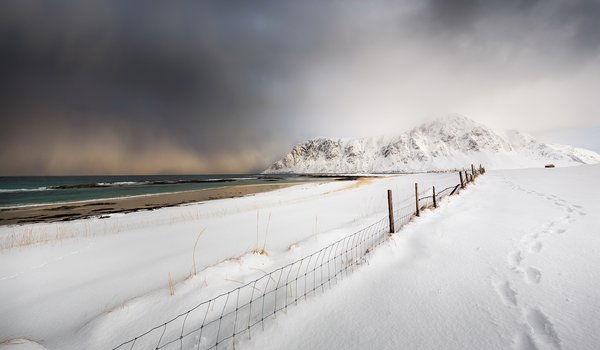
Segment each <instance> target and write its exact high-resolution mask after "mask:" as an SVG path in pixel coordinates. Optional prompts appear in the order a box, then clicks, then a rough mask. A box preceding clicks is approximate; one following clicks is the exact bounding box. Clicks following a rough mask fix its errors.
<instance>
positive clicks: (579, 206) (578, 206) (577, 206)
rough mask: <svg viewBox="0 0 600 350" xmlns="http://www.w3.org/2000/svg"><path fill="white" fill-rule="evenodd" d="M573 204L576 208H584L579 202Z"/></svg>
mask: <svg viewBox="0 0 600 350" xmlns="http://www.w3.org/2000/svg"><path fill="white" fill-rule="evenodd" d="M573 206H574V207H575V208H577V209H581V208H583V207H582V206H581V205H577V204H573Z"/></svg>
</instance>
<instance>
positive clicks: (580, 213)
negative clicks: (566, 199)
mask: <svg viewBox="0 0 600 350" xmlns="http://www.w3.org/2000/svg"><path fill="white" fill-rule="evenodd" d="M586 215H587V214H586V213H584V212H582V211H580V212H579V216H586Z"/></svg>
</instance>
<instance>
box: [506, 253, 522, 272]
mask: <svg viewBox="0 0 600 350" xmlns="http://www.w3.org/2000/svg"><path fill="white" fill-rule="evenodd" d="M522 260H523V257H522V256H521V252H520V251H515V252H512V253H510V254H508V264H509V265H510V266H511V267H512V268H516V267H518V266H519V265H520V264H521V261H522Z"/></svg>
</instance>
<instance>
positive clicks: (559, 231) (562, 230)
mask: <svg viewBox="0 0 600 350" xmlns="http://www.w3.org/2000/svg"><path fill="white" fill-rule="evenodd" d="M565 232H567V230H565V229H564V228H561V229H558V230H556V233H558V234H559V235H562V234H563V233H565Z"/></svg>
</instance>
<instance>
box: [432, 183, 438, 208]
mask: <svg viewBox="0 0 600 350" xmlns="http://www.w3.org/2000/svg"><path fill="white" fill-rule="evenodd" d="M433 207H434V208H437V202H436V200H435V186H433Z"/></svg>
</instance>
